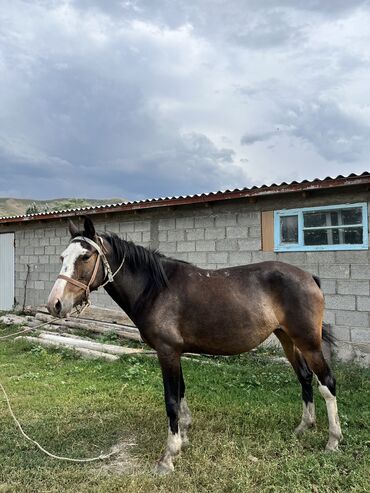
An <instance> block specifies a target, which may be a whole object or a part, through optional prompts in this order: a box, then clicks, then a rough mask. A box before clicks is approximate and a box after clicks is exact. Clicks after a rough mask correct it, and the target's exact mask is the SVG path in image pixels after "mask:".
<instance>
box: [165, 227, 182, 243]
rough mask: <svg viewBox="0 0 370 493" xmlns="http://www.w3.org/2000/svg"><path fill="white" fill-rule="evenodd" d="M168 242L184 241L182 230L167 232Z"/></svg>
mask: <svg viewBox="0 0 370 493" xmlns="http://www.w3.org/2000/svg"><path fill="white" fill-rule="evenodd" d="M167 237H168V241H185V231H184V230H183V229H173V230H170V231H168V232H167Z"/></svg>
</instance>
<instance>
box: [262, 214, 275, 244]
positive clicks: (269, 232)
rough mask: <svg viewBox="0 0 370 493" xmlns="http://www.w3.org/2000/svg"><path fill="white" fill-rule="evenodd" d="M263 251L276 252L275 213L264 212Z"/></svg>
mask: <svg viewBox="0 0 370 493" xmlns="http://www.w3.org/2000/svg"><path fill="white" fill-rule="evenodd" d="M261 224H262V250H263V251H264V252H273V251H274V211H263V212H262V219H261Z"/></svg>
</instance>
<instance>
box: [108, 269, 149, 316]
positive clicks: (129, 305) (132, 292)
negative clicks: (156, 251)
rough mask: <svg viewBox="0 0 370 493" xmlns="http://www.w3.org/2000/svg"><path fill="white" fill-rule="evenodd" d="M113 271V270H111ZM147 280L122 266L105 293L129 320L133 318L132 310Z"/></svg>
mask: <svg viewBox="0 0 370 493" xmlns="http://www.w3.org/2000/svg"><path fill="white" fill-rule="evenodd" d="M112 270H113V269H112ZM146 282H147V280H146V279H145V277H144V276H143V275H142V274H140V273H139V274H134V273H133V272H132V271H131V269H130V268H129V267H128V266H127V265H124V266H123V268H122V270H121V271H120V272H118V273H117V275H116V276H115V278H114V281H113V282H112V283H108V284H107V285H106V286H105V288H104V289H105V290H106V292H107V293H108V294H109V296H110V297H111V298H112V299H113V300H114V301H115V302H116V303H117V305H119V306H120V307H121V308H122V309H123V310H124V311H125V312H126V313H127V315H128V316H129V317H130V318H133V316H134V313H133V308H134V306H135V304H136V303H137V301H138V299H139V297H140V295H141V294H142V292H143V290H144V288H145V285H146Z"/></svg>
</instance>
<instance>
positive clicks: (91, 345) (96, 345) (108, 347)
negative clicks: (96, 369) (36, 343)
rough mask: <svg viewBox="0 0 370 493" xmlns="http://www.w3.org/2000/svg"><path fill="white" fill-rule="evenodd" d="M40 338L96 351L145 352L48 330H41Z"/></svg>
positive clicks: (114, 352)
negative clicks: (53, 332) (51, 332)
mask: <svg viewBox="0 0 370 493" xmlns="http://www.w3.org/2000/svg"><path fill="white" fill-rule="evenodd" d="M39 338H40V339H44V340H48V341H54V342H59V343H64V344H68V345H69V346H72V347H80V348H81V347H82V348H86V349H93V350H95V351H101V352H104V353H110V354H117V355H122V354H137V353H142V352H143V349H136V348H128V347H122V346H115V345H113V344H102V343H100V342H94V341H89V340H87V339H82V338H79V339H77V338H74V337H68V336H61V335H57V334H50V333H47V332H41V333H40V334H39Z"/></svg>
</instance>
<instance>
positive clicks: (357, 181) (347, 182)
mask: <svg viewBox="0 0 370 493" xmlns="http://www.w3.org/2000/svg"><path fill="white" fill-rule="evenodd" d="M366 183H367V184H369V185H370V172H368V171H365V172H363V173H362V174H360V175H357V174H355V173H351V174H350V175H348V176H342V175H338V176H336V177H334V178H332V177H330V176H328V177H326V178H324V179H320V178H315V179H314V180H303V181H300V182H297V181H292V182H290V183H286V182H282V183H280V184H276V183H273V184H272V185H261V186H259V187H257V186H253V187H251V188H247V187H245V188H235V189H233V190H219V191H217V192H209V193H202V194H194V195H180V196H173V197H159V198H153V199H144V200H133V201H127V202H120V203H117V204H106V205H98V206H91V207H78V208H75V209H65V210H60V211H53V212H40V213H38V214H29V215H26V214H24V215H19V216H5V217H0V224H1V223H15V222H23V221H32V220H47V219H55V218H59V217H71V216H76V215H80V214H82V213H84V214H102V213H110V212H122V211H132V210H140V209H153V208H158V207H166V206H171V205H177V206H179V205H187V204H197V203H207V202H216V201H223V200H232V199H241V198H246V197H258V196H266V195H274V194H281V193H293V192H300V191H305V190H307V191H309V190H316V189H330V188H337V187H346V186H355V185H361V184H366Z"/></svg>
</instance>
